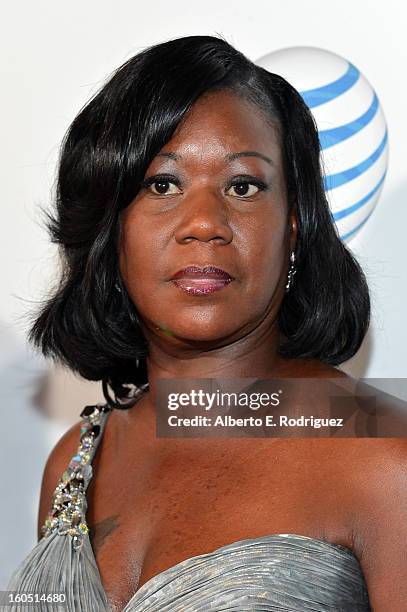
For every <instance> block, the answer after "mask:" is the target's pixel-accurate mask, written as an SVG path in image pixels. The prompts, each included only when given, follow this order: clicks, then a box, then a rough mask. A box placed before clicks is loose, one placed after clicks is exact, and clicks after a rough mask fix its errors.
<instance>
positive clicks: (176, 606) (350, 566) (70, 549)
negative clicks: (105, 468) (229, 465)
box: [0, 405, 370, 612]
mask: <svg viewBox="0 0 407 612" xmlns="http://www.w3.org/2000/svg"><path fill="white" fill-rule="evenodd" d="M109 414H110V408H109V407H108V406H107V405H97V406H87V407H85V409H84V410H83V412H82V413H81V417H82V428H81V439H80V444H79V447H78V451H77V454H76V455H75V456H74V457H73V458H72V460H71V462H70V463H69V466H68V468H67V470H66V471H65V472H64V474H63V475H62V477H61V479H60V482H59V484H58V486H57V488H56V490H55V493H54V496H53V501H52V508H51V510H50V513H49V515H48V517H47V520H46V522H45V524H44V526H43V537H42V538H41V539H40V541H39V542H38V543H37V545H36V546H35V547H34V549H33V550H32V551H31V552H30V553H29V555H28V556H27V557H26V558H25V559H24V560H23V561H22V563H21V564H20V566H19V567H17V569H16V570H15V571H14V573H13V575H12V576H11V578H10V581H9V584H8V586H7V589H8V590H10V591H16V592H19V593H21V592H30V593H38V594H41V593H43V594H46V593H64V594H65V598H66V603H65V604H61V603H58V602H57V601H56V602H42V603H40V604H37V605H36V606H35V607H33V608H31V607H27V605H23V604H21V603H13V604H11V605H10V604H8V605H7V606H5V605H0V610H1V611H2V612H3V611H4V612H17V611H18V612H22V611H24V612H29V611H30V610H31V609H32V610H35V611H36V612H42V611H47V612H48V611H58V612H59V611H65V612H99V611H101V612H103V611H106V612H107V611H109V610H110V607H109V605H108V602H107V598H106V593H105V591H104V589H103V585H102V582H101V578H100V574H99V570H98V566H97V563H96V559H95V555H94V554H93V550H92V545H91V542H90V539H89V534H88V526H87V523H86V510H87V502H86V489H87V487H88V485H89V482H90V480H91V478H92V465H91V464H92V459H93V456H94V454H95V452H96V449H97V446H98V444H99V442H100V439H101V437H102V433H103V429H104V427H105V424H106V421H107V417H108V415H109ZM215 610H216V612H220V611H221V610H225V611H228V612H232V611H234V612H243V611H250V612H260V611H262V612H263V611H267V612H277V611H278V612H288V611H298V612H306V611H310V610H312V611H313V612H328V611H330V612H368V611H370V606H369V598H368V594H367V588H366V584H365V580H364V577H363V573H362V570H361V567H360V564H359V561H358V559H357V558H356V557H355V555H354V554H353V552H352V551H351V550H350V549H348V548H346V547H344V546H340V545H338V544H332V543H330V542H326V541H324V540H318V539H314V538H310V537H307V536H303V535H297V534H291V533H288V534H281V533H278V534H272V535H266V536H261V537H258V538H253V539H247V540H241V541H238V542H233V543H232V544H227V545H226V546H222V547H221V548H218V549H216V550H214V551H213V552H209V553H205V554H202V555H197V556H195V557H191V558H190V559H186V560H185V561H182V562H181V563H177V564H176V565H174V566H173V567H170V568H169V569H166V570H164V571H163V572H161V573H160V574H158V575H157V576H155V577H153V578H151V579H150V580H148V581H147V582H146V583H144V584H143V585H142V586H141V588H140V589H138V591H137V592H136V593H135V594H134V595H133V597H132V598H131V599H130V601H129V602H128V603H127V604H126V606H125V607H124V608H123V612H147V611H148V612H209V611H215Z"/></svg>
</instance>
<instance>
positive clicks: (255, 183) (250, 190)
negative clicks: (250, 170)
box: [226, 177, 267, 198]
mask: <svg viewBox="0 0 407 612" xmlns="http://www.w3.org/2000/svg"><path fill="white" fill-rule="evenodd" d="M231 189H233V190H234V193H231V194H230V195H233V196H236V197H239V198H250V197H252V196H254V195H256V194H257V193H258V192H259V191H264V190H265V189H267V185H266V184H265V183H263V182H262V181H259V180H258V179H254V178H252V177H247V178H245V177H241V178H238V179H235V180H234V181H233V183H231V185H230V186H229V187H228V188H227V190H226V193H227V192H230V190H231Z"/></svg>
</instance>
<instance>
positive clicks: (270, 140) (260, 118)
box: [162, 91, 280, 163]
mask: <svg viewBox="0 0 407 612" xmlns="http://www.w3.org/2000/svg"><path fill="white" fill-rule="evenodd" d="M242 150H254V151H258V152H260V153H262V154H264V155H265V156H268V157H271V158H272V159H273V161H274V162H275V163H276V162H279V160H280V139H279V132H278V128H277V127H276V126H275V125H273V124H272V121H271V118H268V117H266V115H265V114H264V113H263V111H262V110H260V109H259V108H258V107H257V106H256V105H255V104H254V103H252V102H250V101H247V100H245V99H244V98H242V97H241V96H239V95H237V94H235V93H233V92H230V91H218V92H209V93H206V94H204V95H203V96H201V97H200V98H199V99H198V100H197V101H196V102H195V103H194V105H193V106H192V108H191V110H190V111H189V112H188V113H187V115H186V116H185V118H184V119H183V121H182V122H181V124H180V125H179V126H178V128H177V130H176V131H175V133H174V135H173V137H172V138H171V140H170V141H169V142H168V143H166V145H165V146H164V147H163V148H162V152H165V151H174V152H175V151H176V152H178V153H179V154H180V155H182V157H183V159H185V158H193V157H196V156H199V157H202V156H210V157H217V156H222V157H224V156H225V154H227V153H230V152H233V151H242Z"/></svg>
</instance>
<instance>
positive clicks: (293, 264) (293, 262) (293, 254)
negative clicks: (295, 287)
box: [285, 251, 297, 293]
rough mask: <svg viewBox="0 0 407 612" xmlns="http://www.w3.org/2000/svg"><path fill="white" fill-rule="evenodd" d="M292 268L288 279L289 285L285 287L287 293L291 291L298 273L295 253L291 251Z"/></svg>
mask: <svg viewBox="0 0 407 612" xmlns="http://www.w3.org/2000/svg"><path fill="white" fill-rule="evenodd" d="M290 262H291V263H290V268H289V270H288V277H287V284H286V286H285V292H286V293H288V292H289V291H290V288H291V285H292V282H293V279H294V274H295V273H296V272H297V270H296V268H295V253H294V251H291V254H290Z"/></svg>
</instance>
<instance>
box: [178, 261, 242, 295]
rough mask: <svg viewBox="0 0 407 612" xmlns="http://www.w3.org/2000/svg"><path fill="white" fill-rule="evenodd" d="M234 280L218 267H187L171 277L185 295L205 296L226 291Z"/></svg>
mask: <svg viewBox="0 0 407 612" xmlns="http://www.w3.org/2000/svg"><path fill="white" fill-rule="evenodd" d="M233 280H234V277H233V276H231V275H230V274H229V273H228V272H226V271H225V270H222V269H221V268H217V267H216V266H211V265H208V266H204V267H201V266H187V267H186V268H183V269H182V270H179V271H178V272H176V274H174V275H173V276H172V277H171V281H172V282H173V283H174V285H176V286H177V287H179V288H180V289H181V290H182V291H185V293H189V294H191V295H203V294H206V293H213V292H214V291H220V290H221V289H224V288H225V287H226V286H227V285H229V283H231V282H232V281H233Z"/></svg>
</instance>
